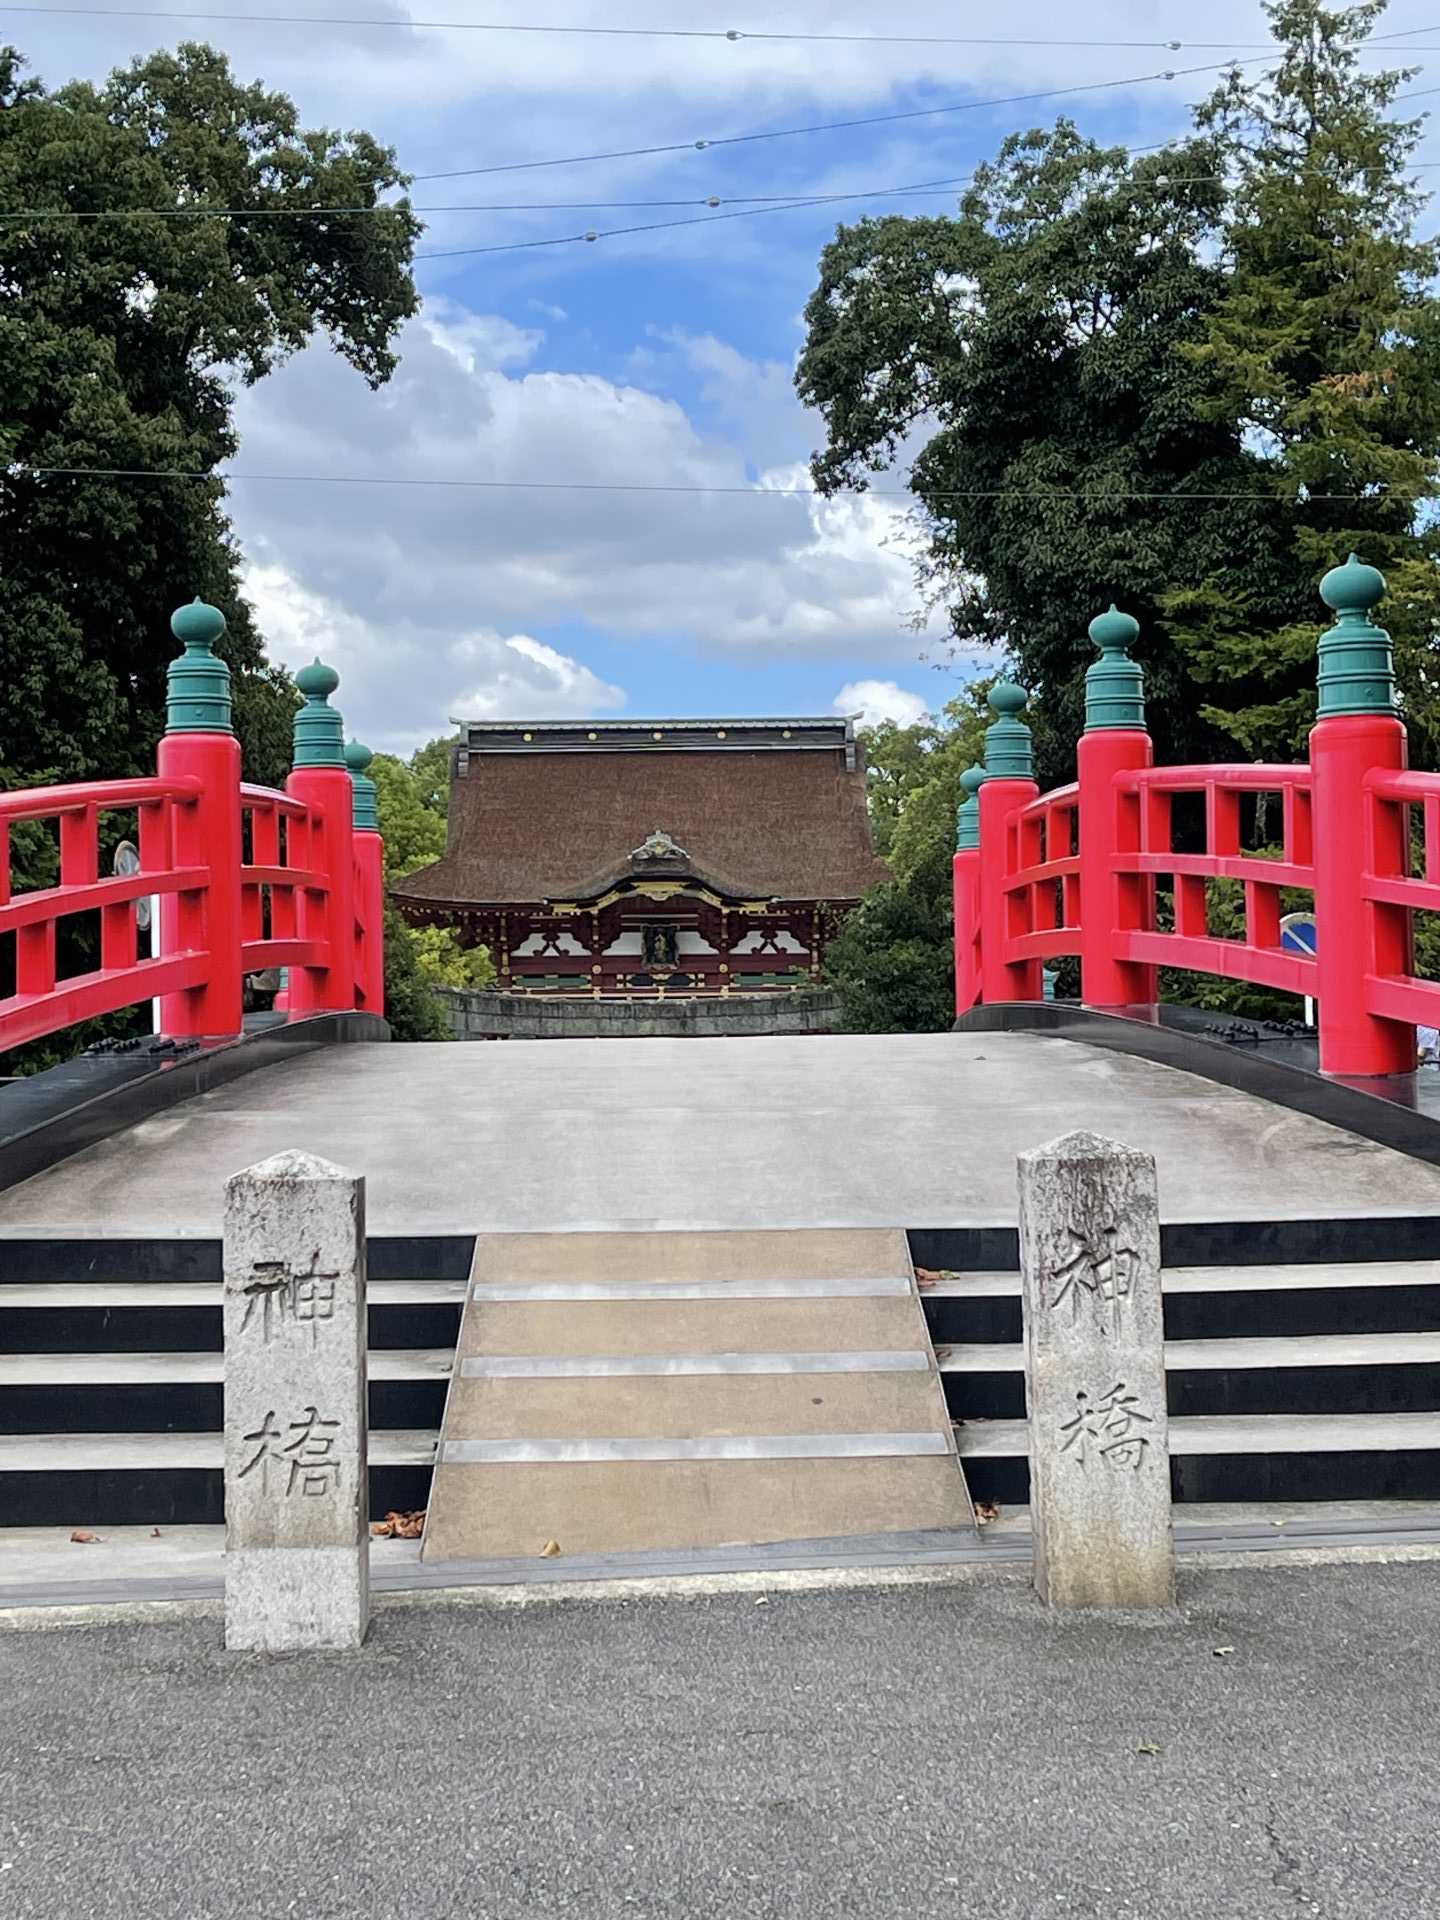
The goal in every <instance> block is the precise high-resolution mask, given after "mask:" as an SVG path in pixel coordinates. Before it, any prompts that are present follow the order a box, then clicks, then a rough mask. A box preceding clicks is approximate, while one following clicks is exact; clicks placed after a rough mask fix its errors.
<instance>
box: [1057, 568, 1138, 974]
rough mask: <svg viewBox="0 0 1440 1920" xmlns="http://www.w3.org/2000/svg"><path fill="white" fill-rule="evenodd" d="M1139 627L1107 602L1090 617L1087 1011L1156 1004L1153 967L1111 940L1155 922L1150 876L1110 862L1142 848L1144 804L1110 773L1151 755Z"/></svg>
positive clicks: (1085, 740) (1083, 824)
mask: <svg viewBox="0 0 1440 1920" xmlns="http://www.w3.org/2000/svg"><path fill="white" fill-rule="evenodd" d="M1139 635H1140V623H1139V622H1138V621H1137V620H1135V619H1133V618H1132V617H1131V616H1130V615H1129V614H1128V613H1121V612H1120V610H1119V609H1118V608H1117V607H1114V606H1112V607H1111V608H1110V611H1109V612H1108V613H1102V614H1100V615H1099V616H1098V618H1096V619H1094V620H1092V621H1091V622H1090V638H1091V639H1092V640H1093V641H1094V642H1095V644H1096V646H1097V647H1099V649H1100V658H1099V659H1098V660H1097V661H1096V662H1095V664H1094V665H1093V666H1092V667H1091V668H1090V670H1089V672H1088V673H1087V674H1086V675H1085V731H1084V733H1083V734H1082V735H1081V736H1080V744H1079V746H1078V748H1077V750H1076V756H1075V757H1076V773H1077V777H1078V781H1079V787H1080V997H1081V999H1082V1000H1083V1002H1084V1003H1085V1005H1086V1006H1087V1007H1112V1008H1118V1007H1143V1008H1146V1009H1153V1007H1154V1006H1155V1003H1156V1001H1157V1000H1158V999H1159V985H1158V978H1159V976H1158V972H1157V969H1156V968H1154V967H1150V966H1142V965H1140V964H1138V963H1137V962H1135V961H1132V960H1121V959H1118V958H1117V957H1116V953H1115V941H1116V936H1117V935H1118V934H1121V933H1148V932H1149V931H1150V930H1151V929H1152V928H1153V927H1154V925H1155V882H1154V880H1153V878H1151V877H1150V876H1149V875H1142V874H1137V873H1117V872H1116V870H1115V858H1116V855H1117V854H1121V853H1135V852H1138V851H1139V848H1140V802H1139V798H1138V796H1137V795H1135V794H1133V793H1131V794H1125V793H1121V792H1120V791H1119V789H1118V788H1117V786H1116V781H1115V776H1116V774H1118V773H1123V772H1124V771H1125V770H1126V769H1127V768H1131V767H1148V766H1150V765H1151V764H1152V762H1153V759H1154V749H1153V748H1152V746H1151V742H1150V735H1149V734H1148V732H1147V731H1146V729H1145V687H1144V680H1143V677H1142V675H1141V671H1140V668H1139V666H1138V665H1137V663H1136V662H1135V661H1133V660H1132V659H1131V658H1130V655H1129V651H1128V649H1129V647H1130V645H1131V643H1132V642H1133V641H1135V640H1137V639H1138V638H1139Z"/></svg>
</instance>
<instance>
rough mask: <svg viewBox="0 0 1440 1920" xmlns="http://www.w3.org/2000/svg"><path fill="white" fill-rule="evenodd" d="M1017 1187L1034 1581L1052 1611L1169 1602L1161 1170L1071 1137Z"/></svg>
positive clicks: (1143, 1157) (1113, 1145)
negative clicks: (1158, 1174)
mask: <svg viewBox="0 0 1440 1920" xmlns="http://www.w3.org/2000/svg"><path fill="white" fill-rule="evenodd" d="M1019 1176H1020V1267H1021V1275H1022V1283H1023V1293H1024V1305H1025V1387H1026V1397H1027V1403H1028V1408H1029V1420H1030V1512H1031V1519H1032V1524H1033V1527H1034V1535H1035V1584H1036V1586H1037V1587H1038V1589H1039V1591H1040V1595H1041V1598H1042V1599H1044V1600H1046V1601H1047V1602H1048V1603H1049V1604H1050V1605H1051V1606H1057V1607H1165V1606H1172V1605H1173V1604H1174V1601H1175V1547H1174V1538H1173V1533H1172V1528H1171V1512H1170V1448H1169V1427H1168V1422H1167V1419H1166V1408H1165V1332H1164V1321H1163V1317H1162V1308H1161V1293H1160V1219H1159V1204H1158V1200H1157V1197H1156V1186H1155V1162H1154V1159H1153V1158H1152V1157H1151V1155H1150V1154H1148V1153H1141V1152H1138V1151H1137V1150H1136V1149H1135V1148H1133V1147H1127V1146H1124V1145H1122V1144H1120V1143H1119V1142H1118V1141H1114V1140H1104V1139H1101V1138H1100V1136H1099V1135H1098V1134H1093V1133H1069V1134H1066V1135H1064V1137H1063V1138H1061V1139H1059V1140H1052V1141H1051V1142H1050V1143H1049V1145H1048V1146H1044V1147H1037V1148H1036V1149H1034V1151H1033V1152H1029V1153H1022V1154H1021V1155H1020V1158H1019Z"/></svg>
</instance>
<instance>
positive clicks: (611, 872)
mask: <svg viewBox="0 0 1440 1920" xmlns="http://www.w3.org/2000/svg"><path fill="white" fill-rule="evenodd" d="M462 739H463V742H464V744H463V745H462V746H461V748H460V749H459V751H458V753H457V755H456V763H455V767H454V770H453V774H452V780H451V787H450V842H449V846H448V848H447V849H446V852H445V855H444V858H443V859H441V860H438V861H437V862H436V863H435V865H434V866H431V867H423V868H421V869H420V871H419V872H417V873H412V874H409V875H408V876H407V877H406V878H405V879H404V880H402V881H400V882H398V883H397V885H396V886H395V887H394V888H393V889H392V892H393V894H394V897H395V899H396V901H397V902H398V903H399V904H400V905H401V906H402V907H403V906H405V905H407V904H413V905H414V906H417V907H422V906H428V907H435V906H456V907H471V906H477V905H485V904H495V903H501V902H508V901H514V902H517V903H518V902H526V901H538V900H585V899H594V898H596V897H598V896H599V895H601V894H603V893H605V892H607V891H608V890H609V889H610V888H611V887H613V886H614V885H616V884H617V883H618V882H620V881H623V880H624V879H626V878H628V877H644V876H645V875H647V874H648V875H652V876H655V877H663V878H667V879H669V878H676V877H690V878H693V879H695V880H696V881H698V882H699V883H701V884H703V885H705V886H708V887H710V888H711V889H712V890H713V891H715V892H718V893H722V894H725V895H728V896H730V897H732V898H737V899H746V900H758V899H783V900H833V901H848V900H857V899H859V897H860V895H861V894H862V893H864V892H865V891H866V889H867V888H869V887H872V886H874V885H875V884H876V882H877V881H879V880H882V879H883V878H884V877H885V869H884V867H883V866H882V864H881V862H880V861H879V859H878V858H877V857H876V854H875V851H874V848H873V846H872V845H871V840H870V824H869V818H868V815H867V812H866V806H865V772H864V766H863V762H862V760H861V757H860V754H859V752H858V750H857V747H856V744H855V739H854V731H853V727H852V726H851V725H850V723H849V722H847V721H844V720H838V721H837V720H776V721H764V722H758V721H733V720H731V721H726V720H715V721H708V720H707V721H683V722H676V721H644V722H639V721H632V722H626V723H624V724H623V725H616V724H614V723H611V724H608V725H607V724H603V723H599V724H588V723H583V722H582V723H579V724H578V725H571V724H568V723H566V724H563V725H556V724H554V723H549V724H541V723H537V724H535V725H533V726H530V727H528V728H527V727H523V726H519V725H516V726H494V725H490V726H482V725H473V726H470V727H468V728H467V729H466V730H465V732H464V734H463V735H462ZM657 832H658V833H659V834H662V835H665V836H668V839H669V841H670V842H671V843H673V845H671V846H665V845H663V844H660V845H653V846H652V847H651V848H650V849H649V851H648V852H645V851H642V849H644V848H645V843H646V842H647V841H649V840H650V839H651V837H652V836H653V835H655V834H656V833H657Z"/></svg>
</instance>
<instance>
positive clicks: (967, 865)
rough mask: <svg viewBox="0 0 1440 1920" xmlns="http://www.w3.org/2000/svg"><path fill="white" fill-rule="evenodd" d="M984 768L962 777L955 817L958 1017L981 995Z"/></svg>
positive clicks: (953, 882)
mask: <svg viewBox="0 0 1440 1920" xmlns="http://www.w3.org/2000/svg"><path fill="white" fill-rule="evenodd" d="M984 781H985V769H984V768H983V767H967V768H966V769H965V771H964V773H962V774H961V776H960V789H961V792H962V793H963V794H964V796H965V797H964V799H963V800H962V801H961V802H960V806H959V810H958V811H957V813H956V816H955V860H954V863H953V866H952V869H951V874H952V879H951V897H952V900H953V903H954V909H955V913H954V919H955V1018H956V1019H957V1020H958V1019H959V1018H960V1017H961V1015H962V1014H966V1013H968V1012H969V1011H970V1009H971V1007H973V1006H974V1005H975V1003H976V1001H977V1000H978V999H979V998H980V802H979V800H978V799H977V798H976V795H977V794H978V793H979V790H980V788H981V786H982V785H983V784H984Z"/></svg>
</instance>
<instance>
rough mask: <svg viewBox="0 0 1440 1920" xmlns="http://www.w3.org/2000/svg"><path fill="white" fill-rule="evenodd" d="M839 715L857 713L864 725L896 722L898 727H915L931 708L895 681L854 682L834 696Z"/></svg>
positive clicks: (872, 725) (916, 694) (870, 725)
mask: <svg viewBox="0 0 1440 1920" xmlns="http://www.w3.org/2000/svg"><path fill="white" fill-rule="evenodd" d="M834 709H835V712H836V713H843V714H847V715H848V714H854V715H856V716H857V718H858V719H859V721H860V724H861V725H862V726H866V727H874V726H878V725H879V724H880V722H881V721H882V720H893V721H894V722H895V724H896V726H897V727H913V726H914V725H915V724H916V722H917V721H920V720H923V719H924V718H925V715H926V713H927V712H928V711H929V709H928V708H927V707H926V705H925V702H924V701H923V700H922V699H921V698H920V696H919V694H918V693H907V692H906V690H905V688H904V687H899V686H896V684H895V682H894V681H893V680H851V681H849V682H848V683H847V685H845V686H843V687H842V688H841V689H840V691H839V693H837V694H836V696H835V701H834Z"/></svg>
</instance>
